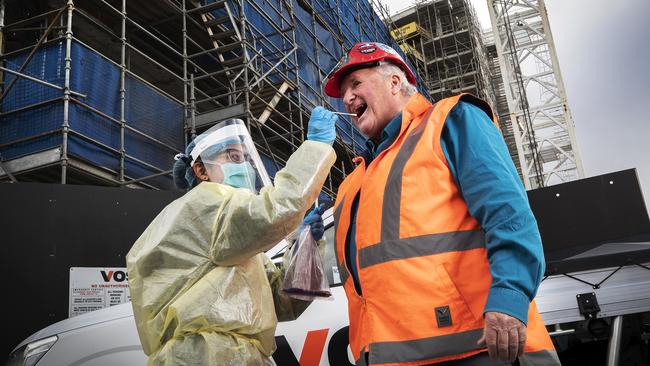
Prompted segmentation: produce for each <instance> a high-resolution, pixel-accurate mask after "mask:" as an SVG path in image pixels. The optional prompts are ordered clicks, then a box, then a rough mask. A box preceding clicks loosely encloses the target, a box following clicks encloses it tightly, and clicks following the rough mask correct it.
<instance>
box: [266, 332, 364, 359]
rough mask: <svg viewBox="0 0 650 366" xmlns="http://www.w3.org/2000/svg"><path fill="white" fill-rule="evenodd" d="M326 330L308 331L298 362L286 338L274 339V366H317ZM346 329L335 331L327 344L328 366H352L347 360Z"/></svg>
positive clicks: (347, 338) (325, 339)
mask: <svg viewBox="0 0 650 366" xmlns="http://www.w3.org/2000/svg"><path fill="white" fill-rule="evenodd" d="M329 330H330V329H328V328H325V329H318V330H310V331H309V332H307V335H306V336H305V343H304V345H303V347H302V352H301V353H300V360H298V359H297V358H296V355H295V353H293V350H292V349H291V346H290V345H289V342H287V338H286V337H285V336H283V335H280V336H276V337H275V344H276V345H277V349H276V350H275V352H274V353H273V361H275V364H276V365H282V366H284V365H287V366H318V365H320V360H321V358H322V355H323V351H324V350H325V343H326V341H327V334H328V333H329ZM348 344H349V336H348V327H343V328H341V329H339V330H337V331H336V332H335V333H334V334H333V335H332V337H331V338H330V340H329V343H328V344H327V357H328V360H329V365H330V366H354V365H353V364H351V363H350V361H349V360H348Z"/></svg>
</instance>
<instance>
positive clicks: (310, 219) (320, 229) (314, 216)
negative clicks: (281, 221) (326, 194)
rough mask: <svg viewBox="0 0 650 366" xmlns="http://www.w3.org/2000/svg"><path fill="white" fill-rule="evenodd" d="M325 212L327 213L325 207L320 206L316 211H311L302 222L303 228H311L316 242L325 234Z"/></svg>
mask: <svg viewBox="0 0 650 366" xmlns="http://www.w3.org/2000/svg"><path fill="white" fill-rule="evenodd" d="M323 211H325V205H324V204H322V203H321V204H320V205H319V206H318V207H316V208H315V209H313V210H311V211H309V213H308V214H307V216H305V219H304V220H302V225H303V227H304V226H305V225H309V226H310V227H311V235H312V236H313V237H314V240H316V241H318V240H320V239H321V238H322V237H323V234H325V225H323V216H321V215H322V214H323Z"/></svg>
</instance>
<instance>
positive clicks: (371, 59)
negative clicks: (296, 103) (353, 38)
mask: <svg viewBox="0 0 650 366" xmlns="http://www.w3.org/2000/svg"><path fill="white" fill-rule="evenodd" d="M380 61H387V62H390V63H393V64H395V65H396V66H398V67H399V68H401V69H402V70H403V71H404V73H405V74H406V79H407V80H408V81H409V82H410V83H411V84H415V74H413V71H411V69H410V68H409V67H408V66H407V65H406V62H404V59H403V58H402V56H400V55H399V53H397V52H395V50H394V49H392V48H391V47H389V46H386V45H385V44H383V43H378V42H361V43H357V44H355V45H354V46H352V48H351V49H350V51H349V52H348V53H347V54H346V55H344V56H343V57H342V58H341V60H339V62H338V63H337V64H336V66H334V68H333V69H332V71H330V73H329V74H327V77H326V78H325V79H326V80H327V81H326V82H325V87H324V90H325V94H327V95H329V96H330V97H334V98H341V93H340V91H339V86H340V85H339V84H340V82H341V81H342V80H343V78H344V77H345V76H346V75H347V74H349V73H351V72H352V71H354V70H358V69H363V68H366V67H374V66H378V65H379V62H380Z"/></svg>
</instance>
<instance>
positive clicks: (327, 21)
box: [204, 0, 426, 150]
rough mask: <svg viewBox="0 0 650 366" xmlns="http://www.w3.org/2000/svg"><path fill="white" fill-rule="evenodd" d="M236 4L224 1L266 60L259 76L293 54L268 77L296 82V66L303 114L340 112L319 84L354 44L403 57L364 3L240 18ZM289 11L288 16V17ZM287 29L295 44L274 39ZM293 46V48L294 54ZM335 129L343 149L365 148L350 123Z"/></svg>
mask: <svg viewBox="0 0 650 366" xmlns="http://www.w3.org/2000/svg"><path fill="white" fill-rule="evenodd" d="M213 2H214V0H208V1H204V4H207V3H213ZM238 3H239V2H238V1H232V0H231V1H228V4H229V6H230V9H231V11H232V12H233V15H234V16H236V17H241V16H245V17H246V19H247V20H248V22H249V24H250V27H249V29H248V30H247V31H248V33H247V34H246V39H247V40H248V41H250V40H254V45H255V48H256V50H257V51H258V52H259V53H260V54H261V56H263V57H262V58H263V59H264V60H267V62H263V63H260V64H259V68H260V73H265V72H266V71H268V70H269V69H270V68H271V67H272V64H273V62H275V61H279V60H280V59H281V58H282V57H284V56H285V55H287V54H288V53H289V52H295V57H289V58H287V60H286V61H285V62H284V69H283V68H281V67H279V68H277V69H275V70H273V72H272V73H270V75H269V77H270V78H271V80H274V79H273V78H274V75H275V74H276V73H284V75H285V76H286V77H289V78H290V79H291V80H293V79H295V75H294V74H293V73H292V71H291V68H292V67H294V65H295V63H296V62H297V65H298V82H299V85H298V88H299V90H300V92H301V94H302V95H303V98H301V102H302V103H303V105H304V106H305V108H307V109H308V110H311V109H312V108H313V107H314V106H317V105H323V104H326V103H329V104H330V105H331V107H332V108H333V109H335V110H339V111H342V110H344V106H343V103H342V102H341V100H340V99H334V98H329V97H327V96H326V95H325V93H324V92H323V91H322V81H323V80H324V78H325V76H326V75H327V73H328V72H329V71H330V70H331V69H332V67H334V65H336V63H337V62H338V60H339V59H340V58H341V56H342V55H343V53H344V51H347V50H349V49H350V47H352V46H353V45H354V44H355V43H357V42H363V41H376V42H381V43H385V44H388V45H390V46H392V47H393V48H394V49H396V50H397V51H398V52H400V53H402V51H401V49H400V48H399V46H398V45H397V44H396V43H395V42H394V41H393V39H392V38H391V37H390V33H389V31H388V29H387V28H386V26H385V25H384V23H383V22H382V20H381V19H380V18H379V16H378V15H377V14H376V13H375V11H374V10H373V8H372V6H371V4H370V3H369V2H368V1H367V0H304V1H299V0H291V1H290V2H286V1H284V0H264V1H243V12H244V14H239V12H240V11H241V10H240V8H239V7H238V6H237V4H238ZM288 7H290V8H291V9H292V10H293V13H292V14H291V13H290V10H289V8H288ZM224 14H225V10H223V9H219V10H215V11H214V12H213V16H215V17H219V16H222V15H224ZM291 28H293V34H294V36H295V43H293V41H290V40H288V39H287V37H283V36H281V35H280V34H279V33H280V32H284V33H285V34H289V33H290V32H287V29H291ZM294 46H297V50H295V51H293V48H294ZM402 56H403V53H402ZM407 62H408V61H407ZM278 80H279V76H278ZM418 84H419V85H421V84H420V83H418ZM425 93H426V92H425ZM337 127H338V132H339V136H340V137H341V139H342V140H343V141H344V142H345V143H346V144H349V145H352V146H353V147H354V149H355V150H358V149H363V148H364V147H365V144H364V141H365V137H364V136H363V135H362V134H361V133H360V132H359V131H358V129H357V128H356V127H355V126H354V125H353V124H352V123H351V121H350V120H349V118H347V117H341V118H340V119H339V122H338V124H337Z"/></svg>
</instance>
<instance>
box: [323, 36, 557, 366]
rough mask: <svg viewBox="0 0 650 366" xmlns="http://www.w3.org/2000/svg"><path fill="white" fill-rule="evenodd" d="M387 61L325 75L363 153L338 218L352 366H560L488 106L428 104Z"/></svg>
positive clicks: (341, 196) (531, 224) (537, 262)
mask: <svg viewBox="0 0 650 366" xmlns="http://www.w3.org/2000/svg"><path fill="white" fill-rule="evenodd" d="M415 81H416V78H415V75H414V74H413V72H412V71H411V70H410V69H409V67H408V66H407V65H406V64H405V62H404V60H403V59H402V58H401V57H400V56H399V54H397V52H395V50H393V49H392V48H390V47H388V46H386V45H384V44H381V43H376V42H367V43H358V44H356V45H354V47H352V49H351V50H350V51H349V52H348V53H347V54H346V55H344V57H343V58H342V59H341V61H340V62H339V63H338V64H337V65H336V66H335V67H334V69H333V70H332V71H331V72H330V74H329V75H328V76H327V80H326V84H325V87H324V89H325V92H326V93H327V94H328V95H329V96H331V97H334V98H342V100H343V103H344V104H345V107H346V109H347V111H348V112H350V113H354V114H355V116H353V117H352V121H353V122H354V124H355V125H356V126H357V127H358V128H359V130H361V132H362V133H364V134H365V135H366V136H367V137H368V140H367V142H366V144H367V147H368V149H367V151H366V152H364V153H363V154H362V156H359V157H357V158H356V159H355V161H356V163H357V167H356V169H355V170H354V171H353V172H352V173H351V174H350V175H348V176H347V178H346V179H345V181H344V182H343V183H342V184H341V186H340V187H339V191H338V194H337V200H336V203H335V206H334V219H335V225H336V237H335V242H336V254H337V262H338V266H339V271H340V273H341V278H342V281H343V284H344V288H345V291H346V294H347V297H348V304H349V305H348V311H349V317H350V334H349V335H350V346H351V349H352V354H353V355H354V358H355V360H356V363H357V365H428V364H436V365H457V366H458V365H484V366H487V365H512V364H514V365H517V364H519V365H522V366H524V365H540V366H541V365H544V366H548V365H559V364H560V362H559V359H558V356H557V353H556V352H555V349H554V347H553V343H552V342H551V339H550V337H549V335H548V332H547V330H546V327H545V326H544V323H543V322H542V319H541V317H540V315H539V312H538V311H537V307H536V305H535V302H534V301H533V298H534V297H535V293H536V291H537V288H538V286H539V283H540V281H541V278H542V275H543V273H544V257H543V252H542V245H541V239H540V236H539V231H538V229H537V223H536V221H535V218H534V216H533V214H532V212H531V210H530V207H529V205H528V201H527V197H526V192H525V190H524V187H523V185H522V183H521V181H520V180H519V177H518V175H517V172H516V170H515V167H514V165H513V163H512V159H511V158H510V156H509V154H508V150H507V148H506V145H505V143H504V141H503V138H502V136H501V134H500V132H499V130H498V126H497V125H496V121H495V119H494V115H493V114H492V111H491V109H490V107H489V105H488V104H487V103H485V102H484V101H482V100H480V99H478V98H476V97H473V96H471V95H468V94H461V95H456V96H454V97H450V98H446V99H443V100H440V101H438V102H437V103H435V104H434V105H432V104H431V103H430V102H429V101H428V100H427V99H426V98H424V97H423V96H422V95H421V94H419V93H417V91H416V89H415V86H414V84H415Z"/></svg>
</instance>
